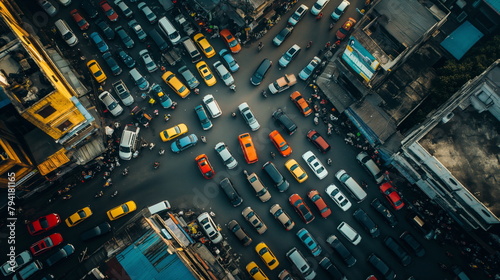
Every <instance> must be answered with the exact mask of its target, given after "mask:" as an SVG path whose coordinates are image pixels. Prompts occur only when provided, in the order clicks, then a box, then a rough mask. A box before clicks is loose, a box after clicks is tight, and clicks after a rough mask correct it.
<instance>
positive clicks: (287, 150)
mask: <svg viewBox="0 0 500 280" xmlns="http://www.w3.org/2000/svg"><path fill="white" fill-rule="evenodd" d="M269 139H271V142H273V144H274V146H275V147H276V149H278V151H279V152H280V154H281V155H282V156H284V157H287V156H289V155H291V154H292V148H291V147H290V146H288V143H287V142H286V141H285V138H283V136H281V134H280V133H279V132H278V131H277V130H274V131H271V133H269Z"/></svg>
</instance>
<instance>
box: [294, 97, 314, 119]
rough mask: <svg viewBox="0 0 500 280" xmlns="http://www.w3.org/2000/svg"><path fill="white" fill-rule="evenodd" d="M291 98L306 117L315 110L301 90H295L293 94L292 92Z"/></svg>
mask: <svg viewBox="0 0 500 280" xmlns="http://www.w3.org/2000/svg"><path fill="white" fill-rule="evenodd" d="M290 99H291V100H292V101H293V103H295V105H297V108H299V110H300V112H301V113H302V114H303V115H304V117H307V116H309V115H310V114H312V112H313V110H312V109H311V107H310V106H309V102H307V100H306V99H305V98H304V97H303V96H302V94H300V92H298V91H295V92H293V93H292V94H290Z"/></svg>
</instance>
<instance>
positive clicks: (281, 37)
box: [273, 26, 293, 46]
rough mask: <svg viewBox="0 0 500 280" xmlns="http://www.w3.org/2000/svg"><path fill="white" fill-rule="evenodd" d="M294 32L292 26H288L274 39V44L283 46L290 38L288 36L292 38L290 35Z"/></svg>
mask: <svg viewBox="0 0 500 280" xmlns="http://www.w3.org/2000/svg"><path fill="white" fill-rule="evenodd" d="M292 31H293V27H292V26H287V27H285V28H283V29H282V30H281V31H280V33H278V35H276V36H275V37H274V38H273V44H274V45H275V46H279V45H281V44H282V43H283V42H284V41H285V40H286V38H288V36H290V34H292Z"/></svg>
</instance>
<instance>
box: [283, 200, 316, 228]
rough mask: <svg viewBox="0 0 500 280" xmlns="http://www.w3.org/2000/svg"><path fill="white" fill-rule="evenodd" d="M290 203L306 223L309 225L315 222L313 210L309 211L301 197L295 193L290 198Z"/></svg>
mask: <svg viewBox="0 0 500 280" xmlns="http://www.w3.org/2000/svg"><path fill="white" fill-rule="evenodd" d="M288 201H289V202H290V204H291V205H292V206H293V208H294V209H295V212H297V214H299V216H300V218H301V219H302V220H303V221H304V223H306V224H308V223H310V222H312V221H314V215H313V213H312V212H311V209H309V207H308V206H307V205H306V204H305V203H304V200H302V197H300V195H298V194H296V193H294V194H292V195H291V196H290V197H289V198H288Z"/></svg>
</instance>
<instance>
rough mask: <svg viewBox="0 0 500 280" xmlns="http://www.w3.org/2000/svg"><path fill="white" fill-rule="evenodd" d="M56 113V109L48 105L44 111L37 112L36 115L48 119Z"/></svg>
mask: <svg viewBox="0 0 500 280" xmlns="http://www.w3.org/2000/svg"><path fill="white" fill-rule="evenodd" d="M55 111H56V109H54V107H52V106H50V105H46V106H45V107H43V108H42V109H40V110H38V112H36V113H37V114H39V115H40V116H42V118H47V117H49V116H50V115H52V114H53V113H54V112H55Z"/></svg>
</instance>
